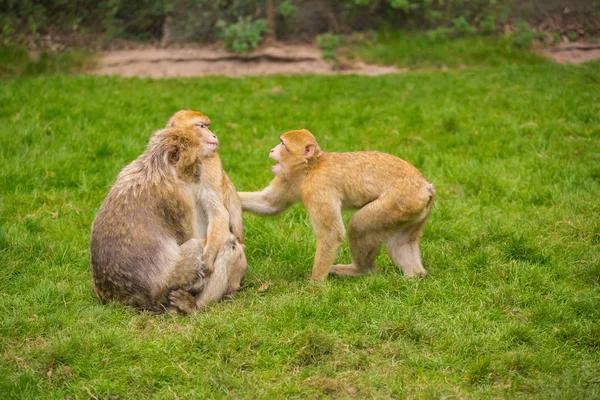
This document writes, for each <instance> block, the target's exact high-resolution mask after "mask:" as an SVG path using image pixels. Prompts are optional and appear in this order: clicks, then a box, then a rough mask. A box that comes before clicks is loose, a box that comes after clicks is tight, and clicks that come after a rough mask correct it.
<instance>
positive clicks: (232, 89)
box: [0, 63, 600, 399]
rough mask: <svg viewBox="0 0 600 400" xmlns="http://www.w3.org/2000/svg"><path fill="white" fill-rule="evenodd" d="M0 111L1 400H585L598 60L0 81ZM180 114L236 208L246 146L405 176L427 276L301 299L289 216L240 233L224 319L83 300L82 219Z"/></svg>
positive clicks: (393, 272)
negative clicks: (283, 136) (289, 141)
mask: <svg viewBox="0 0 600 400" xmlns="http://www.w3.org/2000/svg"><path fill="white" fill-rule="evenodd" d="M278 86H281V87H282V88H283V90H282V91H276V92H275V91H273V90H272V89H273V88H274V87H278ZM0 104H2V106H1V107H0V354H1V357H0V397H1V398H23V399H30V398H56V399H63V398H67V397H68V398H103V399H108V398H168V399H171V398H294V397H295V398H299V397H302V398H304V397H311V398H312V397H321V396H322V397H334V398H348V397H356V398H417V399H426V398H447V397H458V398H539V399H553V398H554V399H571V398H582V399H592V398H599V397H600V203H599V201H598V199H599V198H600V64H598V63H592V64H587V65H582V66H578V67H575V66H568V67H567V66H556V65H549V64H544V65H537V66H518V67H517V66H512V67H511V66H506V67H501V68H493V69H492V68H488V69H466V70H462V71H449V72H433V71H432V72H416V73H410V74H400V75H388V76H382V77H358V76H329V77H325V76H305V77H262V78H247V79H227V78H206V79H173V80H145V79H119V78H106V77H41V78H35V79H20V80H1V81H0ZM181 108H195V109H199V110H202V111H203V112H205V113H207V114H208V115H209V116H210V117H211V119H212V120H213V123H214V127H215V132H216V133H217V134H218V135H219V137H220V139H221V142H222V148H221V155H222V159H223V163H224V166H225V168H226V170H227V172H228V173H229V175H230V177H231V179H232V180H233V182H234V183H235V184H236V186H237V188H238V189H240V190H253V189H259V188H261V187H263V186H264V185H266V184H267V183H268V181H269V180H270V178H271V175H270V166H271V165H272V163H271V162H270V160H269V159H268V157H267V155H268V151H269V149H270V148H271V147H272V146H273V145H275V144H276V143H277V141H278V140H277V137H278V134H280V133H281V132H283V131H285V130H289V129H294V128H300V127H306V128H308V129H310V130H311V131H313V132H314V133H315V134H316V135H317V137H318V139H319V141H320V143H321V146H322V147H323V148H324V149H327V150H330V151H353V150H375V149H377V150H383V151H387V152H390V153H393V154H396V155H398V156H400V157H402V158H404V159H406V160H408V161H410V162H412V163H413V164H415V165H416V166H418V167H419V168H420V169H421V170H422V171H423V173H424V174H425V175H426V176H427V177H428V178H429V179H430V180H431V181H432V182H433V183H434V184H435V185H436V188H437V191H438V198H437V201H436V205H435V207H434V211H433V213H432V216H431V219H430V223H429V225H428V227H427V229H426V232H425V236H424V238H423V256H424V263H425V266H426V268H427V269H428V270H429V272H430V275H429V276H428V277H427V278H425V279H423V280H420V281H407V280H405V279H404V277H403V275H402V273H401V272H400V271H399V269H398V268H396V267H395V266H394V265H393V264H392V262H391V260H390V259H389V257H388V256H387V255H386V254H385V252H382V253H381V255H380V256H379V258H378V265H379V266H378V270H377V272H376V273H375V274H373V275H369V276H364V277H359V278H355V279H351V278H331V279H329V280H327V281H326V282H325V283H324V284H310V283H309V282H308V278H309V276H310V270H311V267H312V261H313V255H314V252H315V243H314V237H313V233H312V230H311V226H310V223H309V221H308V219H307V216H306V213H305V211H304V209H303V207H302V206H300V205H298V206H294V207H293V208H292V209H290V210H289V211H288V212H287V213H285V214H283V215H281V216H279V217H275V218H260V217H256V216H251V215H246V217H245V222H246V232H247V247H246V251H247V255H248V260H249V265H250V266H249V270H248V274H247V275H246V279H245V284H244V290H243V291H242V292H241V293H240V294H239V296H238V297H237V298H236V299H235V300H233V301H227V302H223V303H220V304H217V305H214V306H212V307H211V308H210V309H208V310H207V311H206V312H205V313H202V314H198V315H191V316H176V317H171V316H150V315H146V314H141V313H138V312H136V311H134V310H132V309H130V308H127V307H124V306H122V305H121V304H111V305H108V306H103V305H100V304H98V303H97V301H96V298H95V296H94V293H93V291H92V287H91V278H90V272H89V251H88V246H89V232H90V226H91V223H92V220H93V218H94V216H95V213H96V211H97V210H98V208H99V206H100V204H101V203H102V201H103V199H104V197H105V196H106V194H107V192H108V189H109V186H110V184H111V183H112V182H113V181H114V179H115V177H116V175H117V173H118V172H119V170H120V169H121V168H123V167H124V166H125V165H126V164H127V163H129V162H130V161H131V160H133V159H134V158H135V157H136V156H137V155H138V154H140V153H141V152H142V151H143V150H144V148H145V146H146V142H147V139H148V137H149V135H150V134H151V132H152V131H153V130H155V129H157V128H160V127H161V126H163V125H164V123H165V121H166V120H167V118H168V117H169V116H170V115H171V114H172V113H173V112H174V111H176V110H178V109H181ZM346 217H347V216H346ZM349 259H350V257H349V251H348V248H347V246H344V247H343V249H342V250H341V252H340V256H339V261H340V262H349ZM264 283H268V284H269V289H268V290H267V291H262V290H261V291H259V288H260V287H261V285H262V284H264Z"/></svg>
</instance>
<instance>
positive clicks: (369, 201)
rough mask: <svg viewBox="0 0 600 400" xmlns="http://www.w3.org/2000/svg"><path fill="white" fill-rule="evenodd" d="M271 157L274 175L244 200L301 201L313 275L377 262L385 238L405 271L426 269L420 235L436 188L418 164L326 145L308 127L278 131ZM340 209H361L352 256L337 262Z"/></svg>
mask: <svg viewBox="0 0 600 400" xmlns="http://www.w3.org/2000/svg"><path fill="white" fill-rule="evenodd" d="M269 157H270V158H272V159H273V160H275V161H277V164H275V166H273V168H272V171H273V174H274V175H275V178H274V179H273V180H272V181H271V184H270V185H269V186H267V187H266V188H265V189H263V190H262V191H260V192H239V193H238V195H239V196H240V199H241V201H242V207H243V209H244V210H248V211H251V212H253V213H256V214H262V215H275V214H278V213H280V212H282V211H284V210H285V209H286V208H288V207H289V206H290V205H292V204H293V203H295V202H297V201H302V202H303V203H304V205H305V207H306V209H307V211H308V214H309V216H310V219H311V221H312V225H313V228H314V230H315V233H316V236H317V253H316V255H315V261H314V266H313V270H312V277H311V279H313V280H324V279H325V278H326V277H327V274H328V273H332V274H337V275H359V274H361V273H364V272H367V271H372V270H374V269H375V258H376V256H377V253H378V252H379V249H380V247H381V244H382V243H384V242H385V243H386V245H387V248H388V251H389V253H390V256H391V257H392V260H393V261H394V263H395V264H397V265H398V266H400V267H401V268H402V270H403V271H404V273H405V274H406V276H408V277H413V276H425V275H426V274H427V271H426V270H425V269H424V268H423V264H422V261H421V251H420V248H419V240H420V238H421V236H422V234H423V229H424V228H425V224H426V223H427V218H428V216H429V213H430V211H431V208H432V205H433V198H434V196H435V190H434V188H433V185H432V184H431V183H429V182H428V181H427V179H425V178H424V177H423V175H422V174H421V173H420V172H419V171H418V170H417V169H416V168H415V167H414V166H412V165H411V164H409V163H407V162H406V161H404V160H401V159H399V158H397V157H394V156H392V155H390V154H385V153H380V152H375V151H368V152H366V151H365V152H354V153H328V152H325V151H323V150H321V148H320V147H319V144H318V143H317V141H316V139H315V137H314V136H313V135H312V134H311V133H310V132H309V131H307V130H305V129H303V130H297V131H290V132H286V133H284V134H283V135H281V137H280V144H278V145H277V146H276V147H275V148H273V149H272V150H271V152H270V154H269ZM342 209H357V210H358V211H357V212H356V213H355V214H354V215H353V216H352V218H351V219H350V223H349V225H348V237H349V241H350V252H351V255H352V264H348V265H333V266H332V264H333V261H334V260H335V257H336V255H337V251H338V249H339V246H340V244H341V243H342V241H343V240H344V235H345V230H344V224H343V221H342V213H341V211H342Z"/></svg>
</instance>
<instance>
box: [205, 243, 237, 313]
mask: <svg viewBox="0 0 600 400" xmlns="http://www.w3.org/2000/svg"><path fill="white" fill-rule="evenodd" d="M242 258H243V262H242V261H241V259H242ZM245 260H246V258H245V255H244V247H243V246H242V245H241V244H239V242H238V241H237V240H236V239H235V236H233V235H231V236H230V238H229V240H227V242H225V244H224V245H223V247H222V248H221V250H220V251H219V253H218V255H217V258H216V260H215V267H214V271H213V273H212V275H211V276H210V278H209V279H208V283H207V284H206V286H205V288H204V290H203V291H202V293H201V294H200V296H199V297H198V299H197V300H196V307H197V308H198V309H203V308H205V307H206V306H207V305H208V304H209V303H210V302H211V301H219V300H221V299H222V298H223V297H224V296H225V295H227V294H228V293H229V292H230V290H231V289H230V285H231V286H232V289H235V290H238V289H239V282H240V281H241V278H242V276H243V274H244V273H245V271H246V262H245ZM241 265H243V271H237V273H234V272H236V271H234V269H235V268H236V266H237V267H238V268H240V266H241ZM240 272H241V275H240V276H239V278H236V276H238V275H239V273H240ZM232 275H233V279H232ZM236 280H237V282H235V281H236Z"/></svg>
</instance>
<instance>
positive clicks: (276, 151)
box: [269, 139, 287, 176]
mask: <svg viewBox="0 0 600 400" xmlns="http://www.w3.org/2000/svg"><path fill="white" fill-rule="evenodd" d="M280 140H281V139H280ZM286 151H287V148H286V147H285V143H284V142H283V140H281V142H280V143H279V144H278V145H277V146H275V147H273V148H272V149H271V151H270V152H269V158H271V159H272V160H275V161H277V164H275V165H273V167H272V168H271V171H272V172H273V174H275V175H278V176H280V175H283V172H284V170H285V168H286V166H285V163H284V162H283V153H284V152H286Z"/></svg>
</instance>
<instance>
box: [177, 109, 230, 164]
mask: <svg viewBox="0 0 600 400" xmlns="http://www.w3.org/2000/svg"><path fill="white" fill-rule="evenodd" d="M210 124H211V122H210V119H209V118H208V117H207V116H206V115H204V114H202V113H201V112H198V111H193V110H181V111H178V112H176V113H175V114H174V115H173V116H172V117H171V119H169V122H167V127H172V128H185V127H191V128H192V129H193V130H194V132H195V133H196V134H197V135H198V137H199V138H200V144H201V145H202V155H203V156H204V157H210V156H212V155H213V154H214V153H215V152H216V151H217V150H218V149H219V139H218V138H217V135H215V134H214V133H212V132H211V130H210V129H209V127H210Z"/></svg>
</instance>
